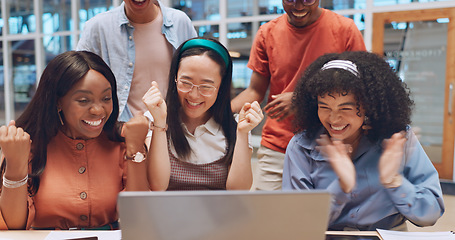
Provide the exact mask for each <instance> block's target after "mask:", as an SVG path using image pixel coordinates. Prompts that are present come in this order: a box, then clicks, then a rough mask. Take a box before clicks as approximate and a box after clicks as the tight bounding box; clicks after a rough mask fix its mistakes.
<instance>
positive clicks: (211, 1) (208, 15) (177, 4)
mask: <svg viewBox="0 0 455 240" xmlns="http://www.w3.org/2000/svg"><path fill="white" fill-rule="evenodd" d="M171 5H172V7H173V8H176V9H180V10H182V11H183V12H185V13H186V14H187V15H188V17H190V18H191V20H193V21H196V20H219V19H220V2H219V1H218V0H186V1H179V0H172V4H171Z"/></svg>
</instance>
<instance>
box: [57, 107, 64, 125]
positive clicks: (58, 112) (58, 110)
mask: <svg viewBox="0 0 455 240" xmlns="http://www.w3.org/2000/svg"><path fill="white" fill-rule="evenodd" d="M61 111H62V109H57V115H58V119H60V123H61V124H62V126H63V125H65V124H64V123H63V120H62V116H61V115H60V112H61Z"/></svg>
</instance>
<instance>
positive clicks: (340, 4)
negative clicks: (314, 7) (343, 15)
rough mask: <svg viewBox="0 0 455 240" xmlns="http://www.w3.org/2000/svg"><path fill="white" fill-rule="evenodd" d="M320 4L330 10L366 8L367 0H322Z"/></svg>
mask: <svg viewBox="0 0 455 240" xmlns="http://www.w3.org/2000/svg"><path fill="white" fill-rule="evenodd" d="M319 5H320V6H321V7H322V8H325V9H330V10H344V9H365V8H366V0H320V1H319Z"/></svg>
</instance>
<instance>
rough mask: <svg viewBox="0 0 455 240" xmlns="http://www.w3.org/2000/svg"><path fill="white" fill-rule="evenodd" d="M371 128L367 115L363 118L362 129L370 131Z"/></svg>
mask: <svg viewBox="0 0 455 240" xmlns="http://www.w3.org/2000/svg"><path fill="white" fill-rule="evenodd" d="M371 128H372V127H371V126H370V120H369V119H368V117H367V116H365V119H364V120H363V125H362V129H363V130H365V131H368V130H369V129H371Z"/></svg>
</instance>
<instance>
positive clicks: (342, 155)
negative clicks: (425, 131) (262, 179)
mask: <svg viewBox="0 0 455 240" xmlns="http://www.w3.org/2000/svg"><path fill="white" fill-rule="evenodd" d="M413 104H414V103H413V101H412V100H411V99H410V96H409V90H408V88H407V87H406V84H405V83H404V82H402V81H401V80H400V78H399V77H398V76H397V74H396V73H395V71H394V70H393V69H392V68H391V67H390V66H389V65H388V63H387V62H386V61H384V60H383V59H382V58H381V57H379V56H378V55H376V54H373V53H368V52H345V53H341V54H326V55H324V56H322V57H320V58H318V59H317V60H316V61H315V62H313V63H312V64H311V65H310V66H309V67H308V68H307V69H306V71H305V74H304V76H303V77H302V79H301V80H300V82H299V83H298V84H297V86H296V88H295V91H294V96H293V107H294V109H295V111H296V113H295V121H294V124H295V128H296V130H297V133H296V135H295V136H294V137H293V138H292V140H291V141H290V142H289V145H288V147H287V151H286V157H285V164H284V172H283V190H289V189H307V190H311V189H326V190H328V191H329V192H330V193H331V194H332V196H333V201H332V206H331V212H330V222H329V229H330V230H354V229H355V230H375V229H376V228H382V229H395V230H403V229H406V220H409V221H411V222H412V223H413V224H415V225H417V226H430V225H433V224H434V223H435V222H436V220H437V219H438V218H439V217H441V216H442V214H443V212H444V203H443V199H442V191H441V186H440V183H439V177H438V173H437V171H436V170H435V168H434V167H433V165H432V163H431V161H430V159H429V158H428V156H427V155H426V154H425V152H424V150H423V148H422V146H421V145H420V143H419V141H418V140H417V138H416V136H415V134H414V133H413V131H412V130H411V128H410V126H409V124H410V122H411V120H410V119H411V112H412V106H413Z"/></svg>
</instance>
